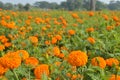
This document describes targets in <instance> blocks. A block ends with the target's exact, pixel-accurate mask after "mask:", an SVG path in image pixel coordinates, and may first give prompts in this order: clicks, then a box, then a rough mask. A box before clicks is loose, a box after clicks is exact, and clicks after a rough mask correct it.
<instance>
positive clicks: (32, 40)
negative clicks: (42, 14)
mask: <svg viewBox="0 0 120 80" xmlns="http://www.w3.org/2000/svg"><path fill="white" fill-rule="evenodd" d="M29 39H30V41H31V42H32V43H38V38H37V37H35V36H30V37H29Z"/></svg>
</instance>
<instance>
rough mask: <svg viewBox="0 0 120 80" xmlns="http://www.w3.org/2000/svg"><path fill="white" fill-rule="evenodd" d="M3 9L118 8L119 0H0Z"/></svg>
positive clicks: (71, 9) (119, 7)
mask: <svg viewBox="0 0 120 80" xmlns="http://www.w3.org/2000/svg"><path fill="white" fill-rule="evenodd" d="M0 8H1V9H5V10H19V11H29V10H41V9H42V10H69V11H74V10H120V0H0Z"/></svg>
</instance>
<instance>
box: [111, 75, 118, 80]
mask: <svg viewBox="0 0 120 80" xmlns="http://www.w3.org/2000/svg"><path fill="white" fill-rule="evenodd" d="M109 80H120V76H119V75H114V74H113V75H111V77H110V78H109Z"/></svg>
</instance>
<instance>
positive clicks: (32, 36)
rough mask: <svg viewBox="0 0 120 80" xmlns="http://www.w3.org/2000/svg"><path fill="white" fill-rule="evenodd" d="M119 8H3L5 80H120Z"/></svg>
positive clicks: (0, 46)
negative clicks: (106, 9)
mask: <svg viewBox="0 0 120 80" xmlns="http://www.w3.org/2000/svg"><path fill="white" fill-rule="evenodd" d="M119 36H120V12H118V11H114V12H113V11H98V12H88V11H81V12H80V11H76V12H70V11H36V12H35V11H30V12H24V11H23V12H22V11H21V12H17V11H16V12H13V11H7V10H0V80H120V67H119V65H120V37H119Z"/></svg>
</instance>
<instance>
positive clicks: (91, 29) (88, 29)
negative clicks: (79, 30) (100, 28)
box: [86, 27, 94, 32]
mask: <svg viewBox="0 0 120 80" xmlns="http://www.w3.org/2000/svg"><path fill="white" fill-rule="evenodd" d="M86 31H87V32H94V28H93V27H91V28H87V29H86Z"/></svg>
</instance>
